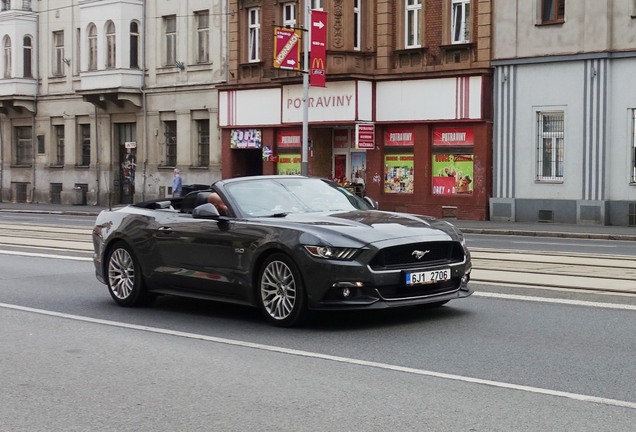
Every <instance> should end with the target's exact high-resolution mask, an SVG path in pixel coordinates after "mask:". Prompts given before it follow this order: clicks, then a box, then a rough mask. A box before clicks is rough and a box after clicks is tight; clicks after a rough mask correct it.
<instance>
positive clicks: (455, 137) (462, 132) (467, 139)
mask: <svg viewBox="0 0 636 432" xmlns="http://www.w3.org/2000/svg"><path fill="white" fill-rule="evenodd" d="M433 145H436V146H472V145H475V132H474V131H473V128H469V127H444V128H433Z"/></svg>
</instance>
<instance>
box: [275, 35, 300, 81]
mask: <svg viewBox="0 0 636 432" xmlns="http://www.w3.org/2000/svg"><path fill="white" fill-rule="evenodd" d="M300 32H301V31H300V30H296V29H290V28H286V27H274V68H276V69H289V70H296V71H297V70H300V40H301V37H300Z"/></svg>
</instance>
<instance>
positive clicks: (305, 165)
mask: <svg viewBox="0 0 636 432" xmlns="http://www.w3.org/2000/svg"><path fill="white" fill-rule="evenodd" d="M310 3H311V2H310V0H305V29H306V30H305V37H304V38H303V49H304V50H305V52H304V53H303V147H302V159H301V163H300V174H301V175H304V176H306V175H309V42H310V39H311V25H310V19H311V18H310V15H309V6H310Z"/></svg>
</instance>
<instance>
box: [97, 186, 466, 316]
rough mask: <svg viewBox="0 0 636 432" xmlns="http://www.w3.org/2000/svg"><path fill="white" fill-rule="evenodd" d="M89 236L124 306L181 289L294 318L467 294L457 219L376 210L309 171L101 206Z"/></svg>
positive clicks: (101, 275)
mask: <svg viewBox="0 0 636 432" xmlns="http://www.w3.org/2000/svg"><path fill="white" fill-rule="evenodd" d="M220 200H222V203H221V204H219V201H220ZM220 213H221V214H220ZM93 242H94V248H95V253H94V262H95V271H96V276H97V279H98V280H99V281H101V282H102V283H104V284H106V285H107V286H108V290H109V292H110V294H111V296H112V298H113V300H114V301H115V302H116V303H117V304H119V305H121V306H138V305H142V304H147V303H149V302H150V301H151V300H152V299H154V298H155V297H156V296H158V295H164V294H170V295H180V296H189V297H195V298H201V299H209V300H215V301H224V302H232V303H238V304H244V305H249V306H254V307H258V308H259V309H260V310H261V311H262V312H263V315H264V317H265V319H266V320H268V321H269V322H270V323H272V324H274V325H278V326H293V325H297V324H299V323H300V322H302V321H303V320H304V319H305V318H306V317H307V315H308V313H309V312H310V311H315V310H352V309H382V308H391V307H406V306H414V305H421V304H427V305H431V306H441V305H443V304H445V303H447V302H448V301H449V300H452V299H457V298H462V297H467V296H469V295H470V294H472V290H471V289H470V288H469V286H468V281H469V279H470V271H471V261H470V253H469V251H468V249H467V248H466V244H465V242H464V237H463V235H462V233H461V232H460V230H459V229H458V228H456V227H455V226H453V225H452V224H450V223H448V222H446V221H443V220H438V219H435V218H431V217H428V216H421V215H414V214H407V213H394V212H387V211H380V210H377V204H376V203H375V202H374V201H373V200H371V199H368V198H365V199H362V198H360V197H358V196H356V195H355V194H353V193H351V192H350V191H349V190H347V189H346V188H343V187H341V186H340V185H338V184H336V183H333V182H331V181H328V180H325V179H320V178H313V177H302V176H255V177H242V178H234V179H228V180H220V181H217V182H215V183H214V184H212V185H211V187H210V188H209V189H207V190H199V191H194V192H191V193H189V194H187V195H186V196H184V197H183V198H172V199H165V200H153V201H146V202H141V203H137V204H133V205H129V206H126V207H121V208H118V209H114V210H108V211H102V212H101V213H100V214H99V216H98V217H97V219H96V222H95V227H94V230H93Z"/></svg>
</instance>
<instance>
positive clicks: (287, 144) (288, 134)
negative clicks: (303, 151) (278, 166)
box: [276, 130, 303, 148]
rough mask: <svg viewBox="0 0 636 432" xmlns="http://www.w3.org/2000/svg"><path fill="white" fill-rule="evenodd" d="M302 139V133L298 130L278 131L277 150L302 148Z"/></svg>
mask: <svg viewBox="0 0 636 432" xmlns="http://www.w3.org/2000/svg"><path fill="white" fill-rule="evenodd" d="M302 138H303V137H302V131H300V130H281V131H278V140H277V142H276V144H277V145H278V148H297V147H302V142H303V141H302Z"/></svg>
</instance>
